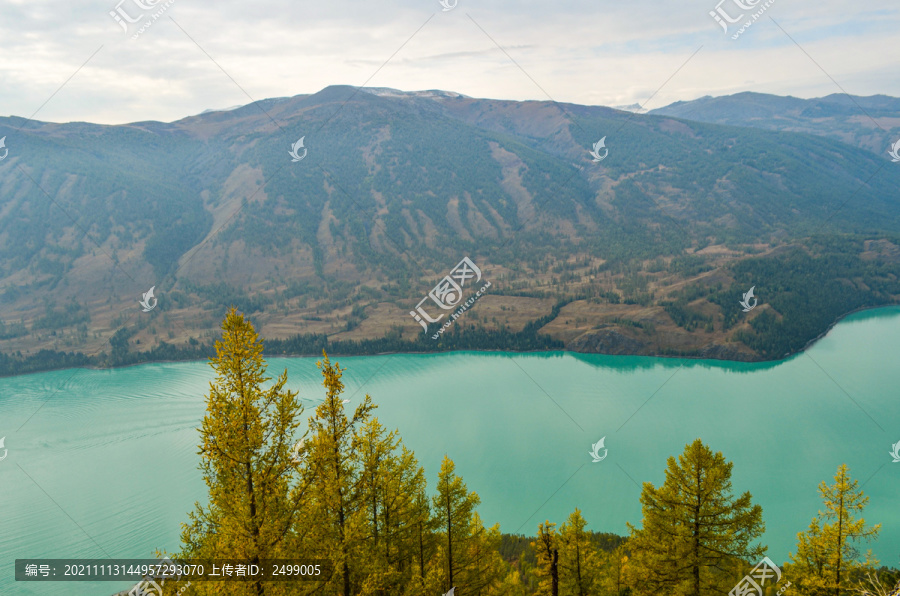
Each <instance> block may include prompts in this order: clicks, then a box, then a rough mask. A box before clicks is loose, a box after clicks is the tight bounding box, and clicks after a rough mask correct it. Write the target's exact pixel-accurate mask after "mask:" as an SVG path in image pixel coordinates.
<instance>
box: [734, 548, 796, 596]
mask: <svg viewBox="0 0 900 596" xmlns="http://www.w3.org/2000/svg"><path fill="white" fill-rule="evenodd" d="M766 580H774V581H771V582H769V585H773V584H777V583H778V582H780V581H781V569H779V568H778V565H776V564H775V563H773V562H772V559H770V558H769V557H763V560H762V561H760V562H759V563H757V564H756V567H754V568H753V569H751V570H750V573H748V574H747V575H745V576H744V579H742V580H741V581H739V582H738V583H737V585H736V586H735V587H733V588H732V589H731V591H730V592H728V596H763V588H764V587H765V585H766ZM790 585H791V582H787V583H786V584H785V585H784V586H782V587H781V589H779V590H778V592H777V594H778V596H781V594H783V593H784V591H785V589H787V588H789V587H790Z"/></svg>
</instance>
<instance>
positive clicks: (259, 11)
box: [0, 0, 900, 123]
mask: <svg viewBox="0 0 900 596" xmlns="http://www.w3.org/2000/svg"><path fill="white" fill-rule="evenodd" d="M142 1H143V2H150V1H152V0H142ZM117 2H118V0H115V1H113V0H109V1H108V0H90V1H88V2H81V3H78V4H77V5H76V4H75V3H70V4H63V5H60V4H59V3H58V2H51V1H50V0H38V1H29V2H27V3H26V2H24V1H23V0H14V1H12V2H7V3H6V4H5V7H4V18H3V20H2V22H0V36H2V39H4V51H3V54H2V56H3V57H2V59H0V60H2V61H0V80H2V81H3V83H2V85H0V114H3V115H10V114H15V115H19V116H29V115H31V114H32V113H33V112H34V111H35V110H36V109H38V107H39V106H41V104H43V103H44V102H45V101H47V99H48V98H49V97H50V96H51V94H53V93H54V91H56V90H57V88H59V86H60V85H62V84H63V82H64V81H66V79H68V78H69V77H70V76H71V75H72V73H74V72H75V71H76V70H77V69H78V68H79V66H80V65H81V64H82V63H83V62H84V61H85V60H86V59H87V58H88V56H90V55H91V54H92V53H93V52H94V51H95V50H97V48H99V47H100V46H101V45H102V46H103V47H102V49H101V50H100V52H98V53H97V55H96V56H95V57H94V58H93V59H92V60H91V61H90V62H89V63H88V64H87V65H86V66H85V67H84V68H83V69H81V70H80V71H79V72H78V73H77V74H76V75H75V76H74V77H72V79H71V80H70V81H69V82H68V83H67V84H65V85H64V87H63V88H62V90H60V91H59V93H58V94H57V95H56V96H54V97H53V98H52V99H51V100H50V101H49V102H47V104H46V106H45V107H43V108H42V109H41V111H40V112H39V113H38V114H37V115H36V118H37V119H39V120H48V121H56V122H60V121H71V120H76V121H92V122H101V123H122V122H131V121H137V120H151V119H153V120H163V121H171V120H176V119H178V118H181V117H184V116H187V115H190V114H196V113H199V112H201V111H203V110H205V109H208V108H222V107H227V106H233V105H235V104H245V103H249V102H250V99H248V97H247V94H249V96H250V97H253V98H254V99H263V98H267V97H283V96H291V95H297V94H303V93H314V92H316V91H319V90H320V89H322V88H323V87H326V86H328V85H332V84H348V85H360V84H362V83H364V82H365V81H367V80H369V79H370V78H371V80H369V83H368V84H369V85H370V86H382V87H395V88H399V89H405V90H415V89H435V88H437V89H447V90H452V91H457V92H460V93H464V94H466V95H470V96H474V97H492V98H503V99H537V100H544V99H547V95H546V94H549V96H551V97H552V98H553V99H555V100H557V101H567V102H574V103H588V104H601V105H623V104H632V103H644V102H645V101H646V100H647V98H648V97H649V96H650V95H651V94H653V93H654V92H655V91H656V90H657V89H658V88H659V87H660V86H661V85H663V83H664V82H665V81H666V80H667V79H669V78H670V77H672V78H671V80H670V81H669V82H668V83H666V84H665V86H664V87H663V88H662V89H661V90H660V91H659V93H658V94H657V95H656V96H655V97H654V98H653V100H652V101H651V102H650V105H649V107H651V108H653V107H659V106H662V105H665V104H668V103H671V102H673V101H677V100H683V99H693V98H696V97H699V96H703V95H723V94H729V93H735V92H739V91H758V92H764V93H776V94H780V95H794V96H798V97H814V96H821V95H828V94H830V93H837V92H840V89H839V88H838V87H837V86H836V85H835V83H834V82H832V81H831V80H830V79H829V76H828V75H830V76H831V77H833V78H834V79H835V80H836V81H837V82H838V83H840V85H841V86H843V87H844V89H845V90H847V91H848V92H850V93H853V94H858V95H871V94H875V93H884V94H888V95H895V96H900V78H898V77H897V76H896V72H897V71H898V62H900V56H898V55H897V53H896V52H894V51H893V48H894V47H895V45H896V42H895V37H896V34H895V32H896V30H897V29H898V26H900V7H898V6H897V5H896V3H894V2H892V1H891V0H874V1H871V2H867V3H866V4H865V8H864V9H863V8H857V9H855V11H856V12H851V11H849V10H848V8H847V5H846V3H843V2H838V1H837V0H822V1H820V2H816V3H815V4H809V3H803V4H802V5H801V3H798V2H796V0H794V1H793V2H791V1H790V0H777V1H776V2H775V4H773V5H772V6H771V7H770V8H769V9H768V11H767V12H766V13H765V15H764V16H763V17H762V18H761V19H759V20H758V21H757V22H756V23H754V24H753V26H752V27H751V28H750V29H749V30H748V31H747V32H746V33H745V34H744V35H743V36H741V37H740V38H739V39H737V40H732V39H731V38H730V37H729V36H728V35H725V34H723V32H722V31H721V29H719V27H718V25H716V24H715V22H714V21H713V19H712V18H711V17H710V16H709V14H708V13H709V11H710V10H712V9H713V8H714V7H715V4H716V2H715V1H712V0H685V1H683V2H675V1H668V0H667V1H664V2H660V1H659V0H630V1H628V2H619V3H614V2H607V1H605V0H602V1H593V2H587V1H582V0H577V1H573V2H568V3H566V4H564V5H561V6H556V5H553V4H552V3H548V2H538V1H532V0H528V1H522V2H512V1H483V2H482V1H479V2H473V1H470V0H459V4H458V6H457V8H456V9H454V10H452V11H449V12H441V10H440V6H439V4H438V2H437V0H415V1H409V0H388V1H386V2H377V3H362V2H347V1H343V2H300V3H298V2H288V1H282V0H259V1H254V2H252V3H248V2H238V1H237V0H223V1H222V2H217V3H215V4H209V3H198V2H195V1H194V0H174V4H172V6H171V7H170V8H168V9H167V11H166V12H165V14H164V15H163V16H162V17H161V18H160V19H158V20H157V21H156V22H154V23H153V26H152V27H150V28H149V29H148V30H147V31H145V32H144V33H143V34H142V35H141V36H140V37H139V38H138V39H136V40H132V39H130V38H129V37H128V36H126V35H125V34H124V33H123V32H122V30H121V29H120V28H119V26H118V25H117V24H116V23H115V21H114V20H113V19H112V17H110V16H109V12H110V11H111V10H113V9H114V8H115V6H116V3H117ZM132 2H134V0H125V4H123V7H125V9H126V10H127V11H128V13H129V14H136V13H137V8H136V7H135V5H134V4H132ZM157 6H159V5H157ZM152 10H153V9H151V12H152ZM170 16H171V17H172V18H174V20H175V22H177V23H178V25H180V26H181V27H182V28H183V29H184V31H185V32H186V34H185V33H184V32H182V31H181V29H179V27H178V26H176V24H175V22H173V21H172V20H171V19H170V18H169V17H170ZM770 16H771V17H772V18H774V19H775V20H776V21H777V22H778V24H780V25H781V27H783V28H784V30H785V31H786V32H787V33H788V34H790V36H791V37H793V38H794V39H795V40H796V41H797V42H798V43H799V44H800V46H802V48H803V50H801V49H800V48H798V47H797V45H795V44H794V42H793V41H791V39H789V38H788V36H787V35H786V34H785V33H783V32H782V31H781V30H780V29H779V28H778V27H777V26H776V24H775V23H774V22H773V21H772V20H771V19H770V18H769V17H770ZM423 24H424V26H423ZM132 27H134V26H132ZM420 27H421V30H420V31H419V32H418V33H417V34H416V35H414V36H413V33H414V32H415V31H416V30H417V29H419V28H420ZM482 29H483V30H482ZM188 36H190V38H193V40H196V42H197V44H199V45H200V46H201V47H202V48H203V49H204V50H205V51H206V52H208V53H209V55H210V56H211V57H212V58H213V59H214V60H215V61H216V62H217V63H218V64H219V65H220V66H221V67H222V69H224V71H225V73H227V75H226V74H225V73H223V72H222V70H220V68H219V67H218V66H216V64H214V63H213V61H212V60H211V59H210V57H208V56H207V55H205V54H204V52H203V51H201V50H200V48H198V47H197V45H196V44H195V43H194V42H193V41H191V39H190V38H189V37H188ZM410 36H413V37H412V38H411V39H410ZM492 40H493V41H492ZM494 41H496V42H497V43H499V44H500V45H501V46H503V48H504V49H506V51H507V52H508V53H509V55H510V56H511V57H512V58H513V59H514V60H515V61H516V62H517V63H518V65H519V66H516V64H514V63H513V62H512V61H511V60H510V58H509V57H507V56H506V55H505V54H504V53H503V52H502V51H501V50H500V49H498V48H497V46H496V45H495V43H494ZM404 44H405V45H404ZM401 46H403V47H402V49H400V50H399V51H397V50H398V48H400V47H401ZM701 46H702V49H701V50H700V51H699V52H698V53H697V55H696V56H695V57H694V58H693V59H692V60H690V61H689V62H688V63H687V64H686V65H685V66H684V67H683V68H682V70H681V71H680V72H679V73H678V74H677V75H675V76H674V77H673V76H672V75H673V73H674V72H675V71H676V70H677V69H678V68H679V67H680V66H681V65H682V63H684V61H685V60H686V59H687V58H688V56H690V55H691V54H692V53H693V52H694V51H695V50H697V48H699V47H701ZM804 51H805V52H806V53H807V54H809V56H807V55H806V54H804ZM395 52H396V54H395V55H394V56H393V58H391V59H390V60H388V58H389V57H391V55H392V54H394V53H395ZM385 61H387V64H384V63H385ZM816 63H818V64H819V65H820V66H821V67H822V68H823V69H824V70H825V71H826V72H827V73H828V75H826V74H825V73H823V72H822V70H820V68H819V67H818V66H816ZM383 64H384V66H383V67H382V65H383ZM520 67H521V68H520ZM379 68H380V70H378V69H379ZM376 70H377V71H378V72H377V74H375V73H376ZM373 75H374V76H373ZM229 77H230V78H229ZM231 79H233V81H232V80H231ZM532 79H533V80H532ZM236 83H237V84H236ZM238 85H240V87H238ZM538 85H539V86H538ZM241 88H243V89H244V90H246V93H247V94H245V93H244V91H242V90H241ZM542 89H543V91H542ZM545 91H546V94H545Z"/></svg>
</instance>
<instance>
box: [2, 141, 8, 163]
mask: <svg viewBox="0 0 900 596" xmlns="http://www.w3.org/2000/svg"><path fill="white" fill-rule="evenodd" d="M0 149H3V155H0V161H3V160H4V159H6V156H7V155H9V149H7V148H6V137H3V138H2V139H0Z"/></svg>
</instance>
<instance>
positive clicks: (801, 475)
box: [0, 308, 900, 596]
mask: <svg viewBox="0 0 900 596" xmlns="http://www.w3.org/2000/svg"><path fill="white" fill-rule="evenodd" d="M898 355H900V308H884V309H878V310H872V311H866V312H862V313H857V314H854V315H852V316H850V317H848V318H847V319H845V320H844V321H842V322H841V323H839V324H838V325H837V326H836V327H835V328H834V329H833V330H832V331H831V332H830V333H829V334H828V335H827V336H826V337H824V338H823V339H821V340H820V341H818V342H817V343H816V344H815V345H814V346H813V347H812V348H810V349H809V350H808V352H807V353H804V354H800V355H797V356H794V357H792V358H791V359H789V360H786V361H783V362H779V363H764V364H746V363H730V362H720V361H707V360H681V359H665V358H647V357H636V356H601V355H583V354H570V353H541V354H507V353H481V352H461V353H453V354H434V355H394V356H377V357H341V358H335V359H336V360H338V361H339V362H340V364H341V365H342V366H344V367H346V368H347V369H348V370H347V372H346V373H345V376H344V381H345V384H346V387H347V392H346V396H347V397H351V396H352V397H351V400H352V401H351V404H349V405H356V404H358V403H359V398H360V397H361V396H362V395H363V394H364V393H369V394H370V395H371V396H372V397H373V399H374V400H375V402H376V403H377V404H379V408H378V410H377V411H376V412H377V414H378V416H379V418H380V419H381V421H382V422H383V423H384V424H385V425H386V426H388V427H389V428H398V429H399V430H400V434H401V435H402V437H403V440H404V443H405V444H406V445H407V446H408V447H409V448H411V449H413V450H414V451H415V453H416V455H417V457H418V458H419V461H420V463H421V464H422V465H423V466H424V467H425V470H426V472H427V474H428V480H429V489H431V488H432V487H433V486H434V482H435V479H436V474H437V470H438V468H439V465H440V461H441V458H442V457H443V456H444V454H445V453H446V454H448V455H449V456H450V457H451V458H452V459H453V460H454V461H455V462H456V465H457V473H459V474H460V475H461V476H462V477H463V479H464V480H465V482H466V483H467V484H468V487H469V489H470V490H475V491H477V492H478V494H479V495H480V496H481V499H482V505H481V507H480V509H479V511H480V513H481V515H482V517H483V519H484V520H485V522H487V523H488V524H493V523H495V522H499V523H500V524H501V529H502V530H503V531H505V532H520V533H527V534H533V533H534V532H535V531H536V528H537V524H538V522H540V521H543V520H545V519H550V520H551V521H555V522H557V523H560V522H562V521H564V520H565V517H566V516H567V515H568V514H569V513H570V512H571V511H572V510H573V509H574V508H575V507H579V508H580V509H581V510H582V512H583V515H584V517H585V519H586V520H587V521H588V523H589V527H590V528H591V529H594V530H599V531H607V532H616V533H619V534H627V528H626V526H625V523H626V522H631V523H633V524H640V521H641V510H640V503H639V501H638V498H639V495H640V485H641V483H642V482H652V483H654V484H655V485H657V486H658V485H659V484H661V483H662V481H663V480H664V469H665V466H666V458H668V457H669V456H677V455H678V454H679V453H681V451H682V450H683V449H684V446H685V444H687V443H689V442H691V441H693V440H694V439H696V438H698V437H700V438H702V439H703V441H704V442H705V443H706V444H708V445H709V446H711V447H712V448H713V449H714V450H716V451H722V453H723V454H724V456H725V457H726V459H727V460H729V461H732V462H734V471H733V476H732V483H733V488H734V491H735V492H736V493H741V492H744V491H747V490H749V491H750V492H751V493H752V494H753V499H754V502H755V503H758V504H760V505H762V508H763V516H764V519H765V522H766V527H767V530H766V534H765V537H764V540H763V542H764V543H765V544H767V545H768V547H769V556H770V557H771V558H772V559H773V560H775V561H776V562H781V561H784V560H786V559H787V556H788V552H789V551H792V550H794V548H795V544H796V534H797V532H798V531H801V530H805V529H806V527H807V526H808V524H809V522H810V520H811V519H812V517H813V516H814V515H815V514H816V512H817V511H818V510H819V509H820V508H821V506H822V505H821V500H820V498H819V495H818V492H817V486H818V484H819V482H820V481H822V480H827V481H828V482H829V483H830V482H831V481H832V477H833V475H834V473H835V471H836V470H837V467H838V466H839V465H840V464H842V463H846V464H847V465H848V466H849V468H850V473H851V475H852V477H853V478H855V479H858V480H859V481H860V484H861V485H864V489H863V490H864V491H865V493H866V494H867V495H868V496H869V497H870V501H869V505H868V507H867V508H866V511H865V514H864V517H865V518H866V520H867V521H869V522H870V523H880V524H881V526H882V529H881V535H880V537H879V539H878V540H877V541H876V542H873V543H871V544H870V545H868V548H872V550H873V552H874V553H875V555H876V556H878V558H879V559H880V560H881V561H882V562H883V563H885V564H888V565H893V566H898V565H900V560H898V553H900V497H898V495H900V463H893V462H892V458H891V456H890V455H889V452H890V450H891V445H892V444H893V443H896V442H898V441H900V358H898ZM315 362H316V359H315V358H277V359H271V360H270V361H269V364H270V368H269V370H270V373H272V376H275V375H276V374H278V373H279V372H281V371H282V370H283V369H285V368H287V370H288V384H289V386H290V387H291V388H293V389H298V390H299V391H300V396H301V397H303V398H304V399H305V403H306V405H307V408H308V409H307V413H309V412H311V410H312V408H313V407H314V406H315V405H316V404H317V403H318V402H319V400H321V399H322V398H323V397H324V389H323V388H322V386H321V376H320V374H319V371H318V369H317V368H316V366H315ZM212 377H213V374H212V370H211V369H210V368H209V366H208V365H207V364H205V363H202V362H193V363H167V364H148V365H141V366H135V367H130V368H123V369H116V370H85V369H73V370H63V371H54V372H49V373H40V374H32V375H24V376H20V377H12V378H4V379H0V437H2V436H5V437H6V446H5V447H6V449H7V450H8V454H7V457H6V459H4V460H3V461H0V594H3V595H7V594H10V595H18V594H22V595H31V594H34V595H41V596H44V595H56V594H66V595H74V596H80V595H98V596H108V595H109V594H112V593H113V592H115V591H117V590H120V589H125V588H126V587H128V586H127V584H120V583H108V582H95V583H85V582H79V583H56V582H54V583H25V582H15V581H13V577H14V573H13V563H14V560H15V559H16V558H37V557H46V558H149V557H152V555H153V551H154V549H156V548H161V549H168V550H170V551H172V550H177V548H178V545H179V536H180V523H181V522H184V521H186V519H187V516H186V514H187V512H188V511H190V510H191V509H192V508H193V504H194V502H195V501H197V500H201V501H203V500H204V499H205V494H206V493H205V486H204V484H203V481H202V478H201V477H200V475H199V472H198V470H197V463H198V461H199V458H198V455H197V442H198V432H197V430H196V429H197V427H198V426H199V424H200V420H201V418H202V416H203V414H204V408H205V405H204V398H203V396H204V393H205V392H206V391H207V389H208V384H209V381H210V380H211V379H212ZM357 392H358V393H357ZM601 437H606V441H605V443H606V448H607V449H608V456H607V457H606V459H604V460H603V461H602V462H599V463H592V462H591V458H590V456H589V455H588V451H589V450H590V447H591V444H592V443H595V442H597V441H598V440H599V439H600V438H601ZM2 456H3V451H2V450H0V457H2ZM865 548H867V547H864V548H863V550H864V549H865Z"/></svg>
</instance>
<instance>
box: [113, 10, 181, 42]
mask: <svg viewBox="0 0 900 596" xmlns="http://www.w3.org/2000/svg"><path fill="white" fill-rule="evenodd" d="M125 2H126V0H119V3H118V4H116V7H115V9H114V10H111V11H109V16H111V17H112V18H113V20H115V21H116V23H118V24H119V26H120V27H121V28H122V31H124V32H125V33H126V34H127V33H128V28H129V25H137V24H138V23H141V22H142V21H144V20H145V19H146V21H145V22H144V23H143V24H141V26H140V28H139V29H138V30H137V32H136V33H135V34H134V35H132V36H131V39H137V38H138V37H140V36H141V34H142V33H143V32H144V31H146V30H147V29H149V28H150V27H151V26H153V23H155V22H156V21H157V20H158V19H159V18H160V17H161V16H162V14H163V13H164V12H166V10H168V8H169V7H170V6H172V4H174V3H175V0H167V1H166V3H165V4H163V5H162V6H160V7H159V9H158V10H157V11H156V12H154V13H152V14H151V13H150V11H152V10H153V9H154V8H155V7H156V5H157V4H159V3H160V2H162V0H131V2H132V3H133V4H134V5H135V6H136V7H137V11H138V12H137V16H131V15H130V14H129V13H128V11H126V10H125V9H124V8H123V7H122V5H123V4H125Z"/></svg>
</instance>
